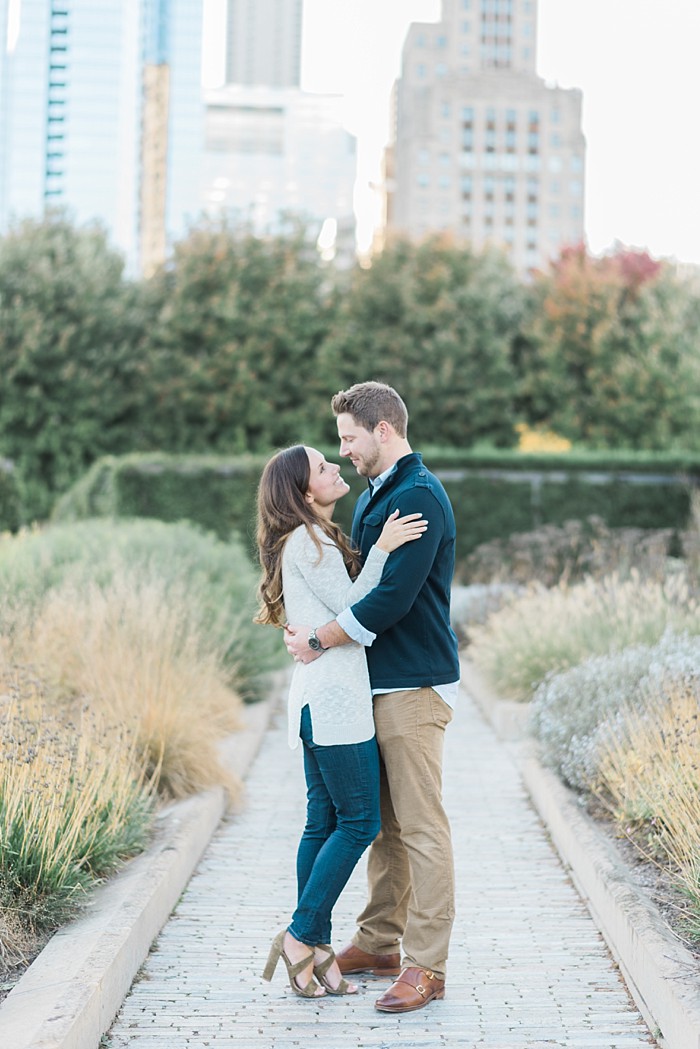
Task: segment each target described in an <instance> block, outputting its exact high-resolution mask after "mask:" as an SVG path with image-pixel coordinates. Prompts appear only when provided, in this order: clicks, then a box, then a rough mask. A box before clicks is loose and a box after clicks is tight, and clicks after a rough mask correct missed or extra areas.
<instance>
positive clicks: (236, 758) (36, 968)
mask: <svg viewBox="0 0 700 1049" xmlns="http://www.w3.org/2000/svg"><path fill="white" fill-rule="evenodd" d="M286 679H287V675H286V673H279V674H276V675H275V676H274V681H273V686H272V689H271V696H270V698H269V699H267V700H266V701H264V702H262V703H257V704H255V705H253V706H249V707H245V708H244V719H245V727H244V728H243V729H242V730H241V731H240V732H239V733H237V734H236V735H234V736H232V737H231V738H230V739H229V740H227V741H226V745H225V755H226V760H227V762H228V764H229V766H230V767H231V768H232V769H233V770H234V771H235V773H236V774H237V775H238V776H240V777H241V779H243V778H244V777H245V775H246V773H247V772H248V769H249V768H250V765H251V764H252V762H253V759H254V758H255V755H256V754H257V751H258V748H259V746H260V742H261V740H262V737H263V735H264V733H265V730H266V729H267V726H268V724H269V721H270V718H271V716H272V714H273V712H274V710H275V709H276V706H277V702H278V700H279V696H280V693H281V690H282V688H283V687H284V684H285V682H286ZM225 809H226V798H225V794H224V791H223V789H222V788H220V787H219V788H216V789H213V790H209V791H206V792H205V793H202V794H198V795H195V796H194V797H192V798H187V799H186V800H184V801H181V802H177V803H176V804H174V805H172V806H169V807H168V808H167V809H165V810H163V812H162V813H161V814H160V815H159V817H158V819H157V825H156V832H155V840H154V841H153V843H152V845H151V846H150V847H149V848H148V850H147V851H146V852H144V853H142V854H141V855H140V856H138V857H136V858H135V859H134V860H133V861H131V862H130V863H129V864H128V865H127V866H126V867H125V868H124V870H123V871H121V872H120V873H119V874H118V875H117V876H116V877H115V878H113V879H111V880H110V881H109V882H107V883H106V884H105V885H104V886H102V887H100V888H99V889H98V890H97V891H96V892H95V895H94V899H93V901H92V903H91V904H90V907H89V909H88V910H87V911H86V912H85V913H84V914H83V915H82V916H81V917H80V918H79V919H77V920H76V921H75V922H72V923H71V924H70V925H68V926H65V927H64V928H62V929H60V930H59V931H58V932H57V933H56V934H55V935H54V936H53V938H52V939H51V940H50V941H49V943H48V944H47V946H46V947H45V948H44V950H43V951H42V952H41V954H40V955H39V956H38V957H37V958H36V960H35V961H34V962H33V963H32V965H30V967H29V968H28V969H27V971H26V973H25V974H24V975H23V976H22V978H21V979H20V980H19V982H18V983H17V984H16V985H15V987H13V989H12V991H10V993H9V994H8V996H7V998H6V999H5V1001H4V1002H3V1003H2V1005H1V1006H0V1046H2V1049H93V1047H94V1049H96V1047H97V1046H98V1045H99V1042H100V1038H101V1037H102V1035H103V1034H104V1032H105V1031H106V1030H108V1029H109V1027H110V1025H111V1023H112V1021H113V1019H114V1017H115V1016H116V1014H117V1012H118V1011H119V1009H120V1008H121V1005H122V1002H123V1001H124V998H125V996H126V994H127V993H128V991H129V988H130V987H131V984H132V983H133V980H134V977H135V976H136V974H137V972H138V970H139V968H140V966H141V965H142V964H143V962H144V960H145V958H146V957H147V955H148V952H149V950H150V948H151V945H152V943H153V941H154V940H155V939H156V937H157V936H158V933H159V932H160V930H161V929H162V927H163V925H164V924H165V922H166V921H167V920H168V917H169V916H170V914H171V913H172V910H173V908H174V907H175V905H176V903H177V901H178V899H179V897H180V895H181V894H182V891H183V890H184V888H185V886H186V885H187V883H188V881H189V879H190V877H191V875H192V873H193V871H194V869H195V867H196V866H197V864H198V863H199V860H200V859H201V857H202V854H203V853H204V851H205V849H206V847H207V845H208V844H209V842H210V840H211V838H212V836H213V834H214V832H215V831H216V829H217V827H218V825H219V823H220V821H221V818H222V816H223V815H224V812H225Z"/></svg>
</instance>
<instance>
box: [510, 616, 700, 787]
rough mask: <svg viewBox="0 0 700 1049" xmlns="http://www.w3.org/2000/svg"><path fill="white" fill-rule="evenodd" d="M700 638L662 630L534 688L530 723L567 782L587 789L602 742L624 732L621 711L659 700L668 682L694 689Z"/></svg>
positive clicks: (699, 668) (544, 753)
mask: <svg viewBox="0 0 700 1049" xmlns="http://www.w3.org/2000/svg"><path fill="white" fill-rule="evenodd" d="M699 679H700V637H697V636H688V635H678V634H673V633H670V632H668V633H666V634H665V635H664V636H663V638H662V639H661V641H660V642H659V643H658V644H656V645H635V646H633V647H630V648H626V649H624V650H623V651H622V652H617V653H614V654H612V655H607V656H595V657H593V658H591V659H588V660H586V662H584V663H582V664H580V665H579V666H577V667H574V668H573V669H571V670H566V671H564V672H562V673H558V674H551V675H548V676H547V678H545V680H544V681H543V682H542V684H541V685H540V686H539V687H538V688H537V690H536V692H535V694H534V697H533V700H532V706H531V714H530V725H531V730H532V732H533V734H534V735H535V737H536V738H537V739H538V740H539V741H540V745H541V757H542V761H543V762H544V764H546V765H548V766H549V767H550V768H552V769H554V770H555V771H556V772H557V773H558V774H559V775H560V776H561V778H562V779H563V780H564V781H565V782H566V783H568V784H569V785H570V786H572V787H574V788H575V789H578V790H585V789H586V787H587V786H588V785H589V784H590V783H591V781H592V780H593V779H594V778H595V773H596V770H597V764H598V758H597V755H598V751H599V746H600V743H601V741H602V740H603V738H604V737H606V736H608V734H609V733H610V732H614V733H615V734H624V731H625V728H624V719H625V710H626V709H629V707H630V706H632V707H635V708H637V709H639V708H644V707H647V706H649V705H651V704H652V703H656V702H659V701H660V700H662V699H663V696H664V694H665V693H666V692H667V689H668V688H669V685H670V684H671V683H684V684H686V686H688V685H692V687H693V688H694V689H696V688H697V685H698V680H699Z"/></svg>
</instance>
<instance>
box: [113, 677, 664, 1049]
mask: <svg viewBox="0 0 700 1049" xmlns="http://www.w3.org/2000/svg"><path fill="white" fill-rule="evenodd" d="M445 764H446V781H445V799H446V804H447V808H448V811H449V813H450V818H451V821H452V827H453V833H454V840H455V859H456V867H457V886H458V895H457V908H458V912H457V921H456V924H455V930H454V936H453V940H452V948H451V956H450V965H449V973H448V982H447V992H446V998H445V1000H444V1001H442V1002H434V1003H432V1004H431V1005H429V1006H428V1007H427V1008H426V1009H424V1010H420V1011H418V1012H416V1013H409V1014H407V1015H405V1016H403V1017H396V1016H390V1015H387V1014H379V1013H377V1012H376V1010H375V1009H374V1008H373V1000H374V998H375V997H376V996H377V994H378V993H380V991H381V989H382V988H383V987H385V986H386V982H385V981H377V980H372V979H368V980H367V981H366V982H363V984H362V987H361V990H360V993H359V994H358V995H357V996H356V997H352V998H347V997H346V998H327V999H324V1000H323V1001H321V1002H319V1003H312V1002H307V1001H304V1000H302V999H299V998H296V997H294V996H293V995H292V994H291V992H290V991H289V990H288V988H287V984H286V974H285V973H284V970H283V969H282V967H281V964H280V967H279V968H278V970H277V973H276V974H275V977H274V981H273V983H272V984H267V983H264V982H263V981H262V980H261V979H260V977H259V974H260V972H261V970H262V968H263V965H264V962H265V959H266V957H267V951H268V947H269V943H270V941H271V940H272V937H273V935H274V933H275V932H276V931H277V930H278V929H279V928H281V927H282V926H283V925H284V924H286V922H287V920H288V918H289V915H290V913H291V909H292V903H293V898H292V897H293V878H294V875H293V871H294V852H295V848H296V842H297V838H298V835H299V833H300V829H301V824H302V819H303V808H304V789H303V774H302V769H301V755H300V752H299V751H295V752H292V751H290V750H289V749H288V747H287V745H286V739H285V730H284V719H283V717H282V716H281V715H280V716H278V717H277V718H276V719H275V723H274V725H273V728H272V729H271V730H270V731H269V732H268V734H267V736H266V738H265V740H264V741H263V745H262V748H261V751H260V754H259V756H258V758H257V760H256V762H255V765H254V767H253V769H252V771H251V774H250V776H249V779H248V801H247V806H246V807H245V809H244V810H243V811H242V812H241V813H240V814H239V815H237V816H235V817H233V818H232V819H230V820H229V821H228V822H227V824H226V825H225V826H223V827H222V828H221V829H220V831H219V833H218V835H217V836H216V838H215V839H214V841H213V842H212V845H211V846H210V848H209V850H208V851H207V853H206V855H205V857H204V860H203V862H202V863H201V865H200V866H199V868H198V870H197V872H196V873H195V876H194V877H193V879H192V881H191V883H190V886H189V888H188V890H187V892H186V893H185V895H184V896H183V899H182V900H181V902H180V904H179V906H178V908H177V911H176V913H175V915H174V916H173V917H172V919H171V920H170V922H169V923H168V925H167V926H166V927H165V929H164V930H163V933H162V935H161V936H160V939H159V940H158V943H157V944H156V946H155V948H154V950H153V951H152V952H151V955H150V956H149V958H148V960H147V962H146V964H145V966H144V968H143V970H142V974H141V978H140V979H138V980H137V982H136V983H135V984H134V986H133V988H132V991H131V993H130V995H129V997H128V998H127V999H126V1001H125V1003H124V1006H123V1008H122V1010H121V1012H120V1014H119V1016H118V1018H117V1020H116V1022H115V1024H114V1026H113V1028H112V1031H111V1032H110V1036H109V1037H110V1041H109V1043H108V1044H109V1045H110V1046H111V1047H112V1049H123V1047H126V1046H128V1047H129V1049H181V1047H197V1049H200V1047H202V1049H203V1047H206V1046H214V1047H224V1046H225V1047H233V1046H235V1047H237V1049H273V1047H274V1049H307V1047H318V1049H346V1047H347V1049H393V1047H400V1049H404V1047H406V1049H408V1047H425V1049H436V1047H443V1046H444V1047H448V1049H450V1047H457V1046H460V1047H462V1046H479V1047H481V1046H484V1047H488V1049H545V1047H546V1049H556V1047H560V1046H561V1047H564V1046H566V1047H575V1049H632V1047H641V1046H646V1047H648V1046H650V1045H654V1042H653V1040H652V1039H651V1037H650V1035H649V1032H648V1030H647V1028H646V1026H645V1025H644V1022H643V1021H642V1018H641V1017H640V1015H639V1013H638V1011H637V1010H636V1008H635V1007H634V1004H633V1003H632V1002H631V1000H630V998H629V996H628V994H627V991H626V989H625V987H624V984H623V983H622V981H621V978H620V976H619V974H618V971H617V969H616V967H615V965H614V963H613V961H612V959H611V957H610V955H609V953H608V951H607V949H606V947H605V944H604V943H603V941H602V939H601V937H600V936H599V934H598V933H597V931H596V929H595V927H594V925H593V923H592V921H591V919H590V917H589V916H588V912H587V910H586V908H585V906H584V904H583V903H582V902H581V900H580V899H579V897H578V895H577V893H576V891H575V889H574V888H573V887H572V885H571V883H570V881H569V879H568V877H567V875H566V872H565V871H564V869H563V868H562V866H561V864H560V862H559V860H558V859H557V857H556V856H555V854H554V852H553V851H552V848H551V846H550V844H549V841H548V839H547V835H546V832H545V831H544V829H543V828H542V826H541V824H540V823H539V821H538V818H537V816H536V815H535V813H534V811H533V809H532V807H531V806H530V803H529V801H528V799H527V796H526V794H525V790H524V788H523V786H522V784H521V782H520V779H519V776H518V773H517V771H516V769H515V766H514V764H513V763H512V761H511V758H510V756H509V753H508V750H507V748H506V747H505V746H504V745H503V744H502V743H501V742H499V741H498V740H497V739H496V737H495V736H494V734H493V732H492V730H491V728H490V727H489V726H488V725H487V724H486V723H485V722H484V720H483V719H482V717H481V715H480V714H479V713H478V711H477V710H476V708H475V707H474V706H473V704H472V702H471V700H469V699H468V697H466V696H465V695H464V694H463V695H462V696H461V706H460V708H459V710H458V712H457V714H456V716H455V720H454V722H453V724H452V725H451V726H450V729H449V730H448V736H447V753H446V762H445ZM363 899H364V869H363V867H362V865H361V866H360V867H358V870H357V871H356V872H355V875H354V877H353V879H352V881H351V884H350V885H349V886H348V888H347V890H346V892H345V894H344V896H343V898H342V899H341V901H340V903H339V904H338V906H337V908H336V912H335V922H334V929H335V932H334V938H335V943H336V946H342V945H343V944H344V943H345V942H346V941H347V939H348V937H349V935H350V934H351V933H352V931H353V918H354V915H355V914H356V913H357V911H358V910H359V909H360V906H361V904H362V901H363Z"/></svg>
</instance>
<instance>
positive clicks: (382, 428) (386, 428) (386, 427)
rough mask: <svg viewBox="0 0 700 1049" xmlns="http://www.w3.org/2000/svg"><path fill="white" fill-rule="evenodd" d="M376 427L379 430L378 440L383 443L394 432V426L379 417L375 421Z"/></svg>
mask: <svg viewBox="0 0 700 1049" xmlns="http://www.w3.org/2000/svg"><path fill="white" fill-rule="evenodd" d="M377 429H378V430H379V440H380V441H382V442H383V443H386V441H388V440H389V438H390V437H391V436H392V434H393V433H394V427H393V426H392V425H391V423H388V422H387V421H386V419H381V420H380V421H379V422H378V423H377Z"/></svg>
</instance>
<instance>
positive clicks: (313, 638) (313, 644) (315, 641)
mask: <svg viewBox="0 0 700 1049" xmlns="http://www.w3.org/2000/svg"><path fill="white" fill-rule="evenodd" d="M309 648H310V649H311V651H312V652H326V651H327V649H325V648H324V646H323V645H322V644H321V641H320V639H319V638H318V636H317V634H316V628H315V627H314V629H313V630H312V631H311V633H310V634H309Z"/></svg>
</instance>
